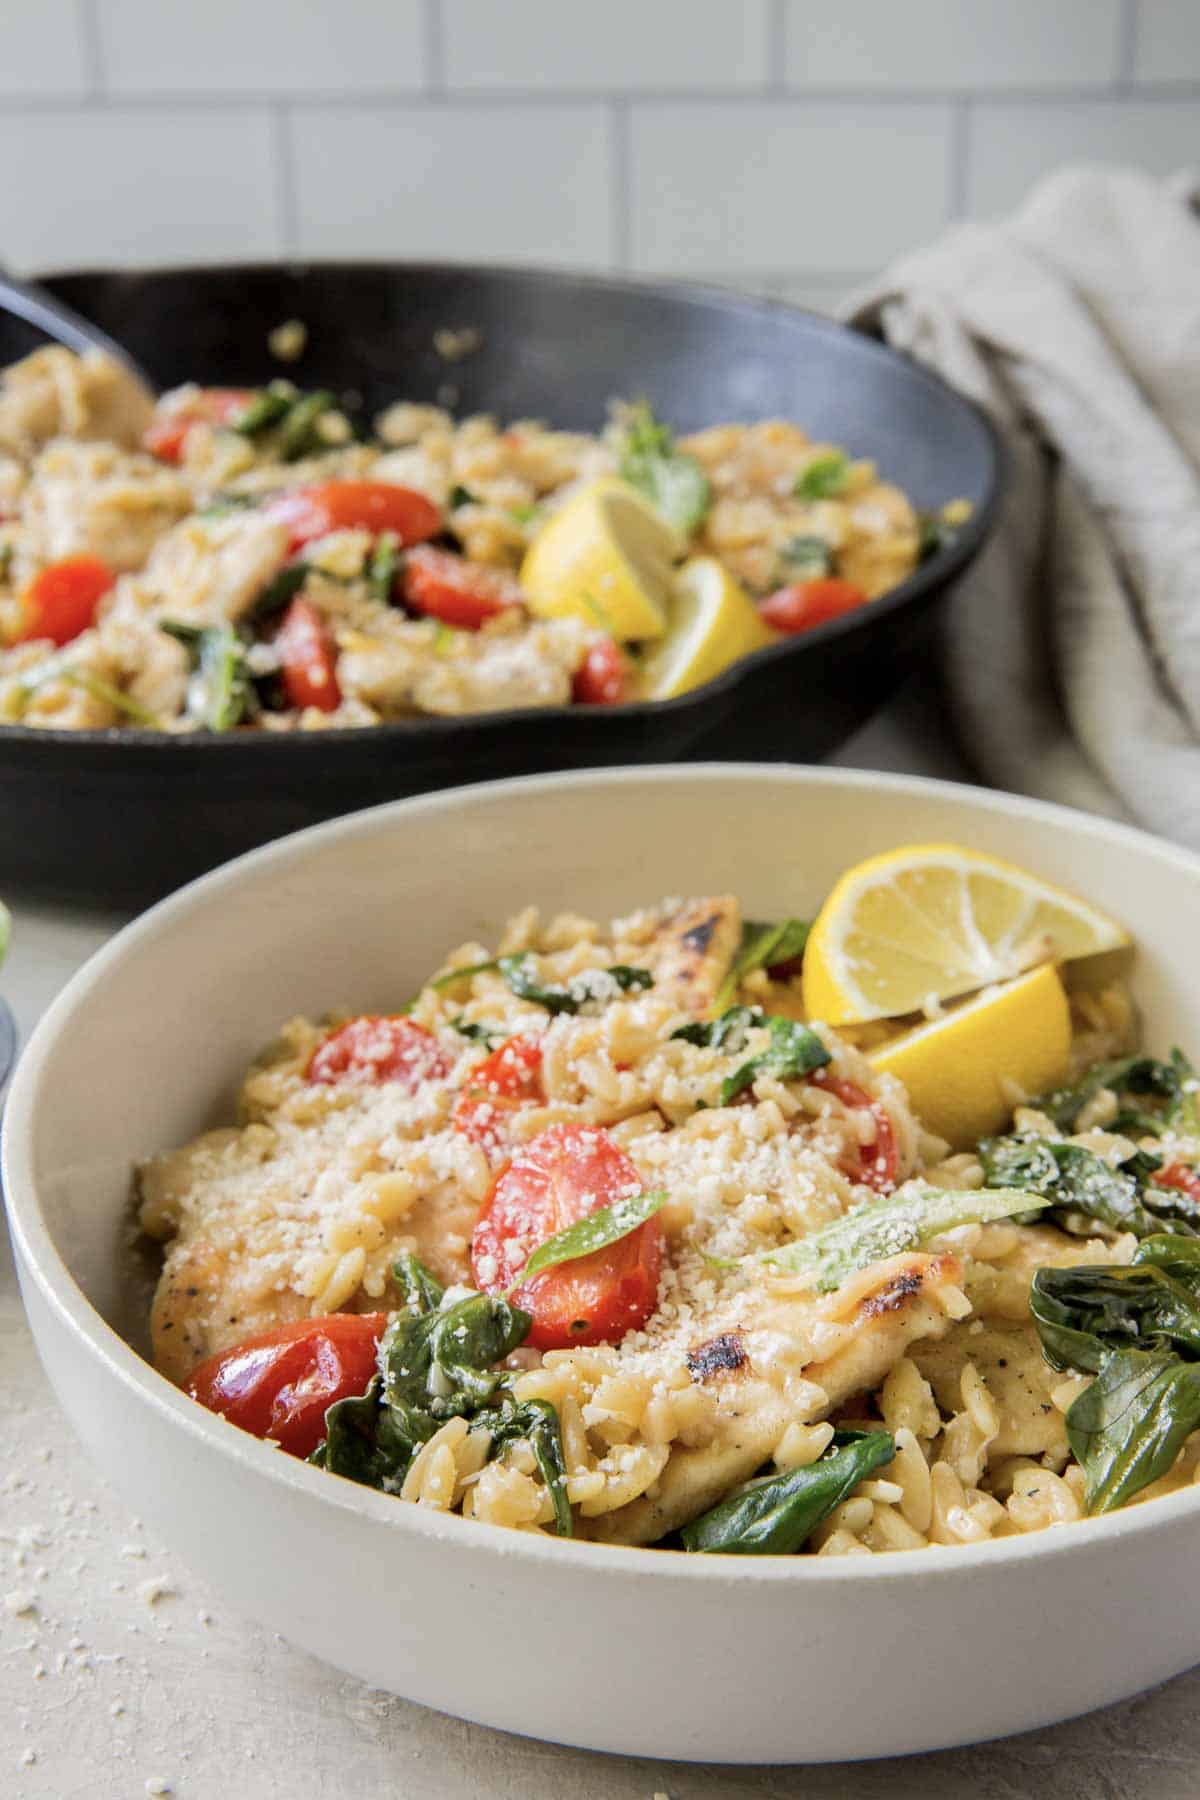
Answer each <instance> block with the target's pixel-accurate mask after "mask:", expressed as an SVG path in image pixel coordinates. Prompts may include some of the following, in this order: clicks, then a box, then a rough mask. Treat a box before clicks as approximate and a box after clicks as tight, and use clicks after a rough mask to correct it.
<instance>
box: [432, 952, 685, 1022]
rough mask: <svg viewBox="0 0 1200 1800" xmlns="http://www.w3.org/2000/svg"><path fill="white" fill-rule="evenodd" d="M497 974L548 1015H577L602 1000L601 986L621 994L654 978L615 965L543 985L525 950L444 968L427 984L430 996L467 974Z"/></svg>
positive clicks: (643, 971)
mask: <svg viewBox="0 0 1200 1800" xmlns="http://www.w3.org/2000/svg"><path fill="white" fill-rule="evenodd" d="M493 971H494V972H495V973H497V974H499V975H500V976H501V977H502V979H503V980H504V982H505V985H506V986H507V987H508V989H509V991H510V993H513V994H515V995H516V997H517V999H518V1000H530V1001H532V1002H533V1004H534V1005H535V1006H544V1007H545V1009H546V1011H547V1012H548V1013H577V1012H579V1011H581V1010H582V1008H583V1007H584V1006H586V1005H587V1003H588V1001H590V1000H597V999H601V998H603V984H604V982H606V981H611V982H614V983H615V984H616V986H617V988H619V990H620V991H621V993H623V994H627V993H631V992H633V991H634V990H636V989H639V988H650V987H653V986H654V977H653V975H651V973H650V971H649V969H635V968H632V967H631V966H630V965H629V964H627V963H615V964H614V965H613V967H612V968H610V969H592V970H586V969H585V970H584V972H583V973H582V974H581V975H573V976H572V977H571V980H570V981H568V982H565V983H560V982H543V981H541V980H540V979H539V977H538V973H537V968H536V966H535V964H534V960H533V957H532V955H531V954H530V952H529V951H527V950H524V951H521V952H520V953H518V954H515V955H512V956H494V957H490V958H489V959H488V961H487V962H480V963H469V964H467V966H466V967H465V968H459V969H447V970H445V972H444V973H443V974H441V975H437V976H435V977H434V979H433V980H432V981H431V982H430V983H429V986H430V987H431V988H432V989H433V991H434V993H441V992H442V991H443V990H444V989H446V988H449V987H453V986H454V984H455V982H456V981H465V980H466V979H467V978H468V976H471V975H485V974H489V973H491V972H493Z"/></svg>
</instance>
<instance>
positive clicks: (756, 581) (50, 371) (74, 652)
mask: <svg viewBox="0 0 1200 1800" xmlns="http://www.w3.org/2000/svg"><path fill="white" fill-rule="evenodd" d="M968 510H969V509H968V508H967V507H966V505H965V503H962V502H959V503H954V502H950V503H949V504H948V505H947V507H946V508H945V509H943V512H942V513H940V514H939V515H938V516H937V517H936V518H929V519H925V518H922V517H920V516H919V515H918V514H917V513H916V512H915V510H914V508H913V506H912V504H911V503H910V501H909V499H908V498H907V497H906V495H905V494H904V493H903V492H902V491H901V490H900V489H899V488H898V487H896V486H894V485H893V484H892V483H890V482H887V481H884V480H882V479H880V477H879V476H878V474H877V473H876V470H875V468H874V465H873V464H871V463H870V462H867V461H861V460H853V459H851V458H850V457H849V456H848V455H847V453H846V452H845V451H843V450H841V449H839V448H837V447H836V446H833V445H830V444H821V443H813V442H811V441H810V440H809V439H808V438H807V437H806V435H805V433H804V432H803V431H802V430H801V429H800V428H799V427H798V426H796V425H793V424H789V423H786V422H784V421H780V420H770V421H766V422H762V423H757V424H737V423H733V424H721V425H716V426H714V427H712V428H711V429H709V430H706V431H701V432H699V433H696V434H695V435H693V436H691V437H688V438H685V439H682V440H680V441H679V442H678V443H676V442H675V441H674V439H673V437H672V434H671V432H670V431H669V430H668V429H667V427H666V426H664V425H663V424H662V423H661V422H659V421H658V420H657V419H655V418H654V416H653V415H652V413H651V412H650V410H649V409H648V407H646V406H645V405H644V404H643V405H636V406H618V407H616V408H614V412H613V417H612V419H611V420H610V422H609V424H608V426H607V428H606V429H605V430H604V431H603V432H601V433H599V434H586V433H579V432H566V431H556V430H552V429H549V428H548V427H546V426H544V425H542V424H540V423H538V422H536V421H517V422H515V423H513V424H511V425H508V426H506V427H501V426H500V425H498V424H497V423H496V422H495V421H494V420H492V419H490V418H486V417H476V418H468V419H463V420H461V421H455V420H454V419H453V418H452V417H451V415H450V414H449V413H447V412H445V411H442V410H440V409H439V408H436V407H432V406H422V405H413V404H408V403H398V404H396V405H394V406H392V407H389V408H388V409H387V410H386V411H385V412H384V413H383V414H382V415H381V416H380V418H379V419H378V420H377V421H376V422H375V429H374V435H373V436H372V437H371V438H370V440H369V441H357V440H356V438H355V433H354V429H353V427H352V425H351V423H350V420H349V419H348V418H347V416H346V415H345V414H344V413H343V412H342V411H341V410H340V409H339V408H338V406H337V405H336V404H335V401H334V396H333V395H332V394H329V393H325V392H309V393H304V392H301V391H300V390H298V389H296V388H295V387H294V386H292V385H291V384H290V383H288V382H284V381H275V382H272V383H271V384H269V385H268V386H267V387H266V388H263V389H259V390H254V391H250V390H245V389H227V388H200V387H196V386H194V385H190V386H186V387H182V388H178V389H176V390H174V391H173V392H172V393H170V394H167V395H165V396H164V397H163V398H162V399H161V400H160V401H159V402H158V403H157V404H154V403H152V401H151V399H150V397H149V396H148V395H147V394H146V393H145V391H144V390H143V389H142V388H141V386H140V385H139V384H138V383H137V382H136V381H135V380H134V379H133V378H132V377H131V376H130V375H129V374H128V373H126V372H125V371H124V370H122V369H121V368H119V367H118V366H117V365H116V364H115V363H113V362H112V361H110V360H107V359H105V358H104V357H103V356H100V355H98V354H89V355H86V356H84V357H76V356H75V355H73V354H72V353H71V352H69V351H66V350H63V349H60V348H52V349H46V350H40V351H38V352H36V353H35V354H34V355H32V356H30V357H28V358H26V359H25V360H24V361H23V362H20V363H17V364H15V365H13V366H12V367H11V368H9V369H8V370H7V371H6V372H5V373H4V376H3V378H2V380H0V723H6V724H21V725H26V726H33V727H53V728H66V729H106V728H111V727H117V726H121V727H127V728H128V727H133V728H145V729H153V730H162V731H168V732H187V731H214V732H226V731H233V730H245V729H250V728H259V729H266V730H276V731H288V730H293V729H301V730H317V729H326V728H329V727H337V726H367V725H374V724H378V723H380V722H383V721H390V720H395V719H408V718H413V717H419V716H423V715H425V716H433V715H436V716H448V717H457V716H464V715H470V714H479V713H486V712H491V711H496V710H506V709H510V708H523V707H545V706H556V705H565V704H569V703H575V704H579V705H614V704H620V703H621V702H622V701H627V700H638V699H669V698H671V697H673V696H675V695H678V694H681V693H684V692H687V691H688V690H689V689H691V688H694V687H696V686H699V685H700V684H702V683H703V682H706V681H708V680H710V679H712V678H713V677H714V676H716V675H718V674H720V673H721V672H722V670H724V669H725V668H727V667H728V666H729V665H730V664H731V663H733V662H735V661H736V660H738V659H739V658H740V657H742V656H744V655H747V654H749V653H751V652H753V651H754V650H757V649H761V648H762V647H764V646H765V645H767V644H770V643H772V642H775V641H776V640H777V639H778V638H779V636H780V635H781V634H788V633H794V632H802V631H806V630H809V629H811V628H813V627H815V626H817V625H821V624H824V623H825V622H827V621H828V620H830V619H833V618H836V617H838V616H840V615H842V614H844V613H846V612H850V611H853V610H855V609H857V608H858V607H861V606H865V605H867V604H869V603H870V602H871V601H873V600H875V599H877V598H878V597H879V596H880V595H881V594H884V593H886V592H887V591H889V590H890V589H891V588H893V587H895V586H896V585H897V584H898V583H900V582H902V581H903V580H904V579H905V578H906V577H907V576H908V575H910V574H911V573H912V572H913V570H914V569H915V568H916V566H917V564H918V562H919V561H920V560H921V558H922V557H923V556H924V555H926V554H928V553H929V551H930V550H931V549H933V548H936V547H937V545H938V544H939V543H941V542H943V541H945V540H946V538H947V537H948V536H950V535H952V534H953V531H954V529H955V528H956V526H957V525H958V524H960V523H961V522H962V520H963V519H964V518H965V516H966V513H967V511H968Z"/></svg>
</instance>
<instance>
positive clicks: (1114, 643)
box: [848, 168, 1200, 849]
mask: <svg viewBox="0 0 1200 1800" xmlns="http://www.w3.org/2000/svg"><path fill="white" fill-rule="evenodd" d="M1196 193H1197V185H1196V183H1195V181H1193V180H1192V179H1190V178H1189V179H1184V178H1179V177H1177V178H1176V179H1175V180H1173V181H1171V182H1169V183H1167V184H1165V185H1164V184H1161V183H1158V182H1155V181H1153V180H1151V179H1150V178H1149V177H1147V176H1144V175H1141V174H1137V173H1134V172H1132V171H1124V170H1102V169H1089V168H1080V169H1066V170H1063V171H1062V172H1060V173H1059V174H1057V175H1054V176H1052V177H1051V178H1050V179H1048V180H1047V181H1046V182H1044V183H1043V184H1042V185H1041V186H1040V187H1039V188H1038V189H1036V190H1035V192H1034V194H1033V195H1032V197H1031V198H1030V199H1029V201H1028V202H1027V203H1026V205H1025V206H1024V208H1023V209H1022V210H1021V211H1020V212H1019V213H1018V214H1017V215H1016V216H1015V217H1014V218H1012V219H1010V220H1008V221H1006V222H1005V223H1002V224H996V225H967V226H962V227H960V228H958V229H956V230H954V231H952V232H951V233H950V234H949V235H948V236H947V237H946V238H944V239H943V240H942V241H941V242H940V243H938V244H935V245H934V246H933V247H932V248H930V249H927V250H923V251H919V252H918V253H916V254H915V255H912V256H907V257H905V258H903V259H902V260H901V261H899V262H898V263H896V264H895V266H894V267H893V268H892V269H890V270H889V271H888V273H887V275H886V277H885V278H884V280H883V282H882V283H881V284H880V286H879V288H878V289H877V290H875V291H873V292H871V293H867V294H863V295H860V296H857V297H856V298H855V299H854V300H852V302H851V304H850V307H849V309H848V311H849V314H850V316H851V317H852V319H853V320H854V321H855V322H856V323H859V324H879V325H881V326H882V329H883V331H884V333H885V334H886V336H887V339H888V341H889V342H890V343H892V344H894V345H896V346H897V347H898V348H900V349H903V350H906V351H908V352H909V353H910V354H911V355H913V356H915V357H916V358H918V359H919V360H920V361H922V362H925V363H928V364H929V365H930V366H931V367H933V368H934V369H936V370H938V371H939V373H941V374H942V375H944V376H945V377H946V379H947V380H949V381H950V382H951V383H953V384H954V386H956V387H958V388H960V389H961V390H962V391H963V392H964V393H966V394H968V395H970V396H971V398H972V399H974V400H976V401H978V402H979V404H980V405H981V406H983V407H984V408H985V409H986V411H987V412H988V413H989V414H990V416H991V418H992V420H993V421H994V423H995V424H996V425H997V427H998V428H999V430H1000V433H1001V435H1002V437H1003V439H1004V441H1005V446H1006V449H1007V452H1008V461H1009V488H1008V495H1007V498H1006V500H1005V502H1004V505H1003V508H1002V511H1001V517H1000V520H999V524H998V527H997V530H996V533H995V536H994V538H993V539H992V541H991V543H990V544H989V546H988V548H987V549H986V550H985V551H984V553H983V555H982V556H981V557H980V560H979V561H978V563H977V564H976V565H975V568H974V570H973V571H972V572H971V574H970V575H969V576H968V577H967V580H966V583H965V585H964V588H963V590H962V591H961V592H960V593H959V594H958V595H956V596H955V598H954V600H953V601H952V602H951V607H950V610H949V612H948V615H947V619H946V624H945V627H944V670H945V674H946V678H947V689H948V693H949V696H950V704H951V706H952V707H953V710H954V714H955V721H956V724H957V727H958V730H959V733H960V736H961V738H962V740H963V744H964V747H965V749H966V750H967V752H968V754H969V755H970V756H971V757H972V758H973V759H974V761H975V763H976V765H977V767H978V769H979V771H980V773H981V774H982V775H984V776H985V777H986V778H987V779H988V780H990V781H993V782H995V783H997V784H998V785H1000V786H1003V787H1007V788H1013V789H1016V790H1017V791H1019V792H1023V793H1027V794H1035V795H1039V796H1041V797H1043V798H1047V799H1054V800H1064V801H1067V802H1069V803H1071V804H1073V805H1076V806H1084V807H1091V808H1093V809H1094V810H1097V811H1101V812H1107V813H1109V814H1111V815H1112V816H1114V817H1117V818H1125V819H1132V820H1135V821H1136V822H1137V823H1139V824H1141V825H1145V826H1147V827H1148V828H1149V829H1151V830H1153V831H1158V832H1162V833H1163V834H1165V835H1166V836H1168V837H1173V838H1176V839H1178V840H1179V841H1181V842H1184V843H1187V844H1190V845H1191V846H1192V847H1193V848H1195V849H1200V222H1198V219H1197V214H1196V211H1195V205H1196Z"/></svg>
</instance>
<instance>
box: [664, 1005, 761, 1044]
mask: <svg viewBox="0 0 1200 1800" xmlns="http://www.w3.org/2000/svg"><path fill="white" fill-rule="evenodd" d="M765 1022H766V1016H765V1014H764V1013H763V1012H762V1011H760V1009H759V1008H757V1007H754V1006H730V1007H728V1008H727V1009H726V1010H725V1011H724V1012H723V1013H722V1014H721V1016H720V1018H719V1019H710V1020H708V1021H707V1022H701V1021H696V1022H695V1023H693V1024H689V1025H680V1026H677V1027H676V1029H675V1030H674V1031H673V1032H672V1033H671V1036H672V1038H679V1039H681V1040H682V1042H683V1043H685V1044H698V1045H699V1046H700V1047H701V1049H709V1050H724V1049H729V1050H740V1049H741V1048H742V1047H743V1045H744V1044H745V1042H746V1033H747V1032H748V1031H749V1030H750V1028H751V1027H752V1026H754V1025H763V1024H765Z"/></svg>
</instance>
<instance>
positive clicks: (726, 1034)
mask: <svg viewBox="0 0 1200 1800" xmlns="http://www.w3.org/2000/svg"><path fill="white" fill-rule="evenodd" d="M789 923H791V921H789ZM781 929H782V928H781ZM756 1028H761V1029H763V1030H765V1031H766V1033H767V1045H766V1048H765V1049H764V1050H760V1051H759V1052H758V1053H757V1055H755V1056H751V1057H749V1058H747V1060H746V1061H745V1062H744V1063H743V1064H742V1065H741V1067H740V1068H737V1069H735V1070H734V1072H733V1074H732V1075H727V1076H726V1077H725V1080H724V1081H723V1082H722V1083H721V1093H720V1101H719V1103H720V1105H722V1106H728V1105H729V1104H730V1102H731V1101H732V1100H736V1098H737V1096H738V1095H739V1094H740V1093H742V1092H743V1091H744V1090H745V1089H746V1088H748V1087H749V1086H750V1085H751V1084H752V1082H754V1081H755V1080H756V1078H757V1077H758V1076H759V1075H778V1076H779V1078H780V1080H781V1081H794V1080H795V1079H796V1078H797V1077H798V1076H800V1075H809V1074H811V1073H812V1071H813V1070H814V1069H820V1068H823V1067H824V1066H825V1064H826V1063H827V1062H829V1061H830V1060H831V1059H830V1053H829V1051H828V1050H827V1049H826V1048H825V1045H824V1044H823V1043H822V1042H821V1039H820V1038H819V1037H818V1036H817V1034H816V1032H815V1031H813V1030H812V1029H811V1028H810V1027H809V1026H807V1025H801V1024H800V1023H799V1021H798V1020H796V1019H783V1018H780V1017H779V1016H778V1015H777V1014H775V1013H764V1012H762V1011H761V1010H760V1009H759V1008H758V1007H754V1006H731V1007H728V1008H727V1009H726V1011H725V1012H723V1013H722V1014H721V1016H720V1018H719V1019H711V1020H709V1021H707V1022H706V1023H704V1022H699V1021H697V1022H696V1023H693V1024H689V1025H680V1026H678V1027H677V1029H676V1030H674V1031H673V1032H672V1033H671V1036H672V1037H673V1038H679V1039H682V1041H683V1042H684V1043H687V1044H698V1045H700V1046H702V1047H707V1048H708V1049H711V1050H724V1051H726V1052H727V1053H732V1054H736V1053H737V1052H738V1051H739V1050H743V1049H745V1048H746V1044H747V1035H748V1033H749V1032H750V1031H752V1030H754V1029H756Z"/></svg>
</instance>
